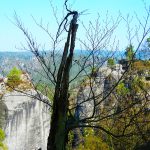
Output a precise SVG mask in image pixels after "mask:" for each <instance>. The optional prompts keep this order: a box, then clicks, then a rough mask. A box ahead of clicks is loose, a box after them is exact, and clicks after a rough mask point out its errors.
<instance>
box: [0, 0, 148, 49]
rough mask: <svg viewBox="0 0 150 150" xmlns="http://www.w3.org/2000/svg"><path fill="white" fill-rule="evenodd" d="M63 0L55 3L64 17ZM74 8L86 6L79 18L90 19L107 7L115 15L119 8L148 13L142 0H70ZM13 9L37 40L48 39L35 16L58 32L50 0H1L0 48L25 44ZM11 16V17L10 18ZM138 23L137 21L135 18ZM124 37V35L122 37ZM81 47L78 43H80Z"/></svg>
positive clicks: (80, 9)
mask: <svg viewBox="0 0 150 150" xmlns="http://www.w3.org/2000/svg"><path fill="white" fill-rule="evenodd" d="M63 2H64V0H52V3H53V5H54V7H55V8H56V7H57V9H58V13H57V15H58V18H59V17H60V19H61V18H62V14H63ZM145 2H146V3H147V6H148V5H150V1H149V0H145ZM69 3H70V5H71V6H72V8H73V9H76V10H78V11H82V10H85V9H87V13H88V14H87V15H84V16H81V18H80V20H82V21H83V20H86V22H88V21H89V20H91V19H94V18H96V17H97V13H99V14H100V15H101V16H102V17H104V16H105V14H106V12H107V10H108V12H109V14H110V15H112V16H113V17H114V18H115V17H116V16H117V15H118V12H119V11H120V12H121V13H122V14H123V16H126V15H127V14H130V15H131V16H132V15H133V14H134V12H136V13H137V14H138V15H139V17H140V18H142V17H143V16H144V15H145V11H144V5H143V2H142V0H69ZM14 11H16V13H17V14H18V16H20V17H21V20H22V22H23V23H24V25H25V26H26V27H27V28H28V30H29V31H32V33H33V35H34V36H35V37H36V39H37V41H38V42H41V43H43V44H46V43H48V42H49V40H48V37H46V36H45V35H44V34H43V33H42V32H41V31H40V30H39V28H38V27H36V25H35V23H34V21H33V19H32V17H31V15H32V16H34V18H35V19H36V20H37V21H40V20H41V18H42V20H43V23H44V24H47V23H49V25H50V29H51V32H52V34H53V35H55V32H54V31H56V29H57V28H56V24H55V19H54V17H53V13H52V8H51V6H50V3H49V0H1V1H0V22H1V23H0V51H16V47H17V48H19V47H21V46H20V45H21V43H22V44H25V38H24V35H23V34H22V33H21V32H20V30H19V29H18V28H17V27H16V26H14V25H13V24H12V23H11V21H10V20H9V19H11V20H13V19H14V18H13V15H14ZM8 18H9V19H8ZM134 23H135V24H136V22H134ZM79 32H80V33H78V34H79V36H80V35H81V37H83V34H82V27H80V30H79ZM124 32H125V31H123V30H122V29H121V28H120V29H118V39H121V38H122V35H123V34H124ZM124 40H125V39H124V38H123V40H122V41H124ZM120 44H121V48H123V47H125V44H126V43H125V42H120ZM77 48H78V46H77Z"/></svg>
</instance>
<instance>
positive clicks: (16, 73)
mask: <svg viewBox="0 0 150 150" xmlns="http://www.w3.org/2000/svg"><path fill="white" fill-rule="evenodd" d="M21 73H22V72H21V70H19V69H18V68H16V67H14V68H13V69H12V70H11V71H10V72H9V73H8V75H7V78H8V81H7V84H8V86H10V87H12V88H14V87H17V86H18V85H19V84H20V82H21V78H20V77H21Z"/></svg>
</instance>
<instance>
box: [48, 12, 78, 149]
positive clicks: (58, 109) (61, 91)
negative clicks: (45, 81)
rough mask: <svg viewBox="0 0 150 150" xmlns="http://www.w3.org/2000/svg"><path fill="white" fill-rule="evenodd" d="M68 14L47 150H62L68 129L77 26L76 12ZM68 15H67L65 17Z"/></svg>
mask: <svg viewBox="0 0 150 150" xmlns="http://www.w3.org/2000/svg"><path fill="white" fill-rule="evenodd" d="M68 14H69V15H72V16H73V18H72V20H71V22H70V27H69V31H68V35H67V41H66V43H65V46H64V52H63V55H62V60H61V64H60V66H59V70H58V75H57V82H56V87H55V94H54V100H53V112H52V117H51V127H50V133H49V137H48V144H47V150H64V149H65V147H66V143H67V137H68V129H67V126H66V125H67V119H68V118H67V112H68V90H69V73H70V68H71V64H72V59H73V53H74V48H75V39H76V32H77V28H78V24H77V17H78V12H76V11H74V12H69V13H68ZM69 15H67V17H68V16H69ZM66 19H67V18H66Z"/></svg>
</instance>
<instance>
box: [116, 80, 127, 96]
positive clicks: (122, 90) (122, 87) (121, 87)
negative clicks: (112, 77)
mask: <svg viewBox="0 0 150 150" xmlns="http://www.w3.org/2000/svg"><path fill="white" fill-rule="evenodd" d="M116 91H117V94H118V95H120V96H125V95H127V94H128V93H129V89H128V88H126V87H125V84H124V83H123V82H121V83H119V84H118V86H117V87H116Z"/></svg>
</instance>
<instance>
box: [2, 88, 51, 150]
mask: <svg viewBox="0 0 150 150" xmlns="http://www.w3.org/2000/svg"><path fill="white" fill-rule="evenodd" d="M27 94H28V96H27V95H25V94H22V93H19V92H16V91H13V92H11V93H8V94H5V95H4V96H3V101H4V103H5V105H6V107H7V109H8V117H7V120H6V126H5V133H6V144H7V146H8V149H9V150H37V149H39V148H41V149H42V150H46V145H47V138H48V133H49V127H50V111H49V107H48V106H47V105H46V104H44V103H43V102H41V101H39V100H37V99H36V98H31V97H29V95H34V96H36V94H37V93H36V92H35V91H33V90H30V91H28V92H27Z"/></svg>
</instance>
